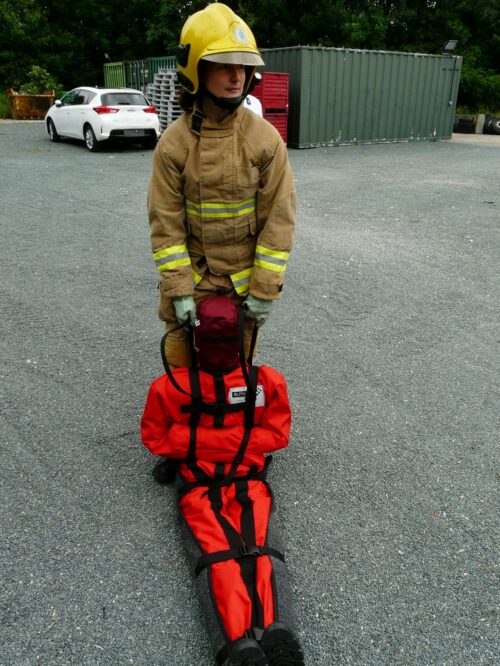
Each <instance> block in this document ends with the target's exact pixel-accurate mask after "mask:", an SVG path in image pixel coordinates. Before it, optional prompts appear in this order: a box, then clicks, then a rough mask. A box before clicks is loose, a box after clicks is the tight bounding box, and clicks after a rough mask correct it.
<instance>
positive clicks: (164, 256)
mask: <svg viewBox="0 0 500 666" xmlns="http://www.w3.org/2000/svg"><path fill="white" fill-rule="evenodd" d="M153 259H154V262H155V264H156V268H157V269H158V270H159V271H160V273H163V272H164V271H172V270H175V269H176V268H179V267H180V266H190V265H191V261H190V260H189V254H188V251H187V247H186V245H173V246H172V247H167V248H165V249H163V250H158V251H157V252H153Z"/></svg>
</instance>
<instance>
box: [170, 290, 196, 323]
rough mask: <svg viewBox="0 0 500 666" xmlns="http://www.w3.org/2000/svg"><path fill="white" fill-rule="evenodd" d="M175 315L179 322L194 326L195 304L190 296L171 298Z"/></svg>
mask: <svg viewBox="0 0 500 666" xmlns="http://www.w3.org/2000/svg"><path fill="white" fill-rule="evenodd" d="M173 303H174V309H175V316H176V317H177V321H178V322H179V324H184V325H185V326H194V322H195V321H196V305H195V303H194V299H193V297H192V296H176V297H175V298H174V299H173Z"/></svg>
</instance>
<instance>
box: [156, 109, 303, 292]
mask: <svg viewBox="0 0 500 666" xmlns="http://www.w3.org/2000/svg"><path fill="white" fill-rule="evenodd" d="M295 209H296V196H295V187H294V182H293V177H292V171H291V168H290V165H289V162H288V155H287V150H286V147H285V145H284V143H283V141H282V139H281V137H280V136H279V133H278V132H277V130H276V129H275V128H274V127H272V125H270V124H269V123H268V122H267V121H265V120H263V119H262V118H260V117H259V116H257V115H256V114H255V113H253V112H252V111H249V110H248V109H245V108H244V107H243V106H240V107H239V108H238V110H237V111H236V112H235V113H234V114H232V115H231V116H230V117H229V118H228V119H227V120H225V121H224V122H223V123H215V122H213V121H211V120H209V119H208V118H206V117H204V116H203V115H202V114H201V113H200V112H198V111H197V110H196V109H195V111H194V113H184V114H183V115H182V116H181V117H180V118H179V119H178V120H177V121H175V122H174V123H172V125H170V126H169V127H168V129H166V130H165V132H164V133H163V135H162V137H161V139H160V142H159V144H158V146H157V148H156V151H155V154H154V157H153V172H152V175H151V181H150V185H149V192H148V214H149V222H150V225H151V243H152V249H153V259H154V261H155V263H156V266H157V268H158V270H159V272H160V274H161V278H162V279H161V290H162V295H163V296H167V297H174V296H187V295H189V294H192V293H193V290H194V287H195V285H196V284H197V283H198V282H199V281H200V280H201V278H202V277H203V275H204V273H205V272H206V270H207V269H209V270H210V271H211V272H212V273H215V274H217V275H229V276H230V277H231V280H232V283H233V285H234V288H235V289H236V291H237V293H238V294H239V295H241V296H245V295H246V294H247V293H251V294H252V295H253V296H256V297H258V298H265V299H275V298H279V297H280V292H281V289H282V285H283V278H284V274H285V269H286V265H287V261H288V257H289V254H290V250H291V249H292V244H293V237H294V224H295Z"/></svg>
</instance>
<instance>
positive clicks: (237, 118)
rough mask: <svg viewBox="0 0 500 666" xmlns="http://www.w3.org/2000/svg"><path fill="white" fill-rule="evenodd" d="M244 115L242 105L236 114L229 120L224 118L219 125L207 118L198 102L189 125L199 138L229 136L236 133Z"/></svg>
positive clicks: (230, 116)
mask: <svg viewBox="0 0 500 666" xmlns="http://www.w3.org/2000/svg"><path fill="white" fill-rule="evenodd" d="M242 113H244V106H243V105H242V104H240V106H239V107H238V108H237V109H236V111H235V112H234V113H231V114H230V115H229V116H227V118H224V120H223V121H222V122H221V123H217V122H215V121H214V120H210V118H207V116H206V115H205V114H204V113H203V111H202V110H201V109H200V107H199V105H198V104H197V102H195V103H194V107H193V111H192V113H191V118H190V123H189V124H190V127H191V131H192V132H194V134H198V135H199V136H210V137H224V136H229V135H231V134H232V133H233V132H234V129H235V127H237V126H238V125H239V124H240V122H241V117H242Z"/></svg>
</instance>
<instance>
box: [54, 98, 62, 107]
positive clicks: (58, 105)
mask: <svg viewBox="0 0 500 666" xmlns="http://www.w3.org/2000/svg"><path fill="white" fill-rule="evenodd" d="M55 105H56V106H57V107H58V108H59V107H60V106H62V102H61V100H60V99H56V101H55Z"/></svg>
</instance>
